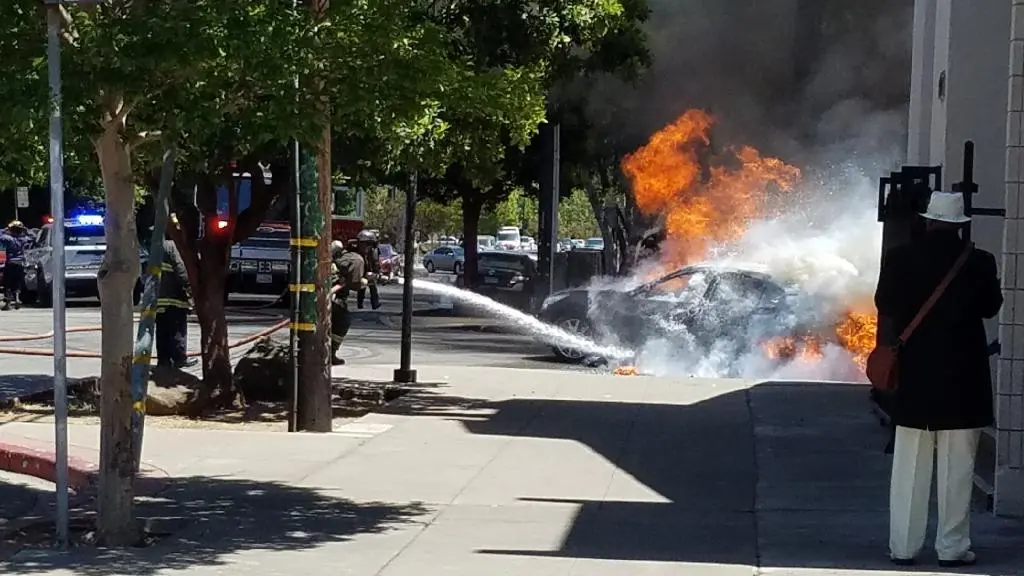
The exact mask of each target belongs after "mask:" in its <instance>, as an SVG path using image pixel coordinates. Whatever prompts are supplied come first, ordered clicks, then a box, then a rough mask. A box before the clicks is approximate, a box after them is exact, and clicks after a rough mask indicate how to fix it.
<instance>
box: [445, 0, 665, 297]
mask: <svg viewBox="0 0 1024 576" xmlns="http://www.w3.org/2000/svg"><path fill="white" fill-rule="evenodd" d="M646 15H647V8H646V3H645V2H644V0H575V1H567V2H566V1H562V2H540V3H538V2H531V1H528V0H487V1H481V2H472V3H468V2H466V3H462V2H460V3H449V4H446V5H445V6H444V7H442V8H438V9H436V10H435V11H434V12H433V13H432V14H431V16H432V17H433V18H434V19H435V20H436V21H438V22H440V23H442V24H444V25H445V26H446V27H448V28H449V29H451V30H452V31H453V36H454V37H455V38H456V39H457V40H458V46H459V49H460V50H461V51H462V52H464V53H466V54H470V55H472V59H473V62H474V63H475V64H476V68H477V70H493V69H503V70H505V69H524V70H531V71H533V74H531V75H529V76H524V77H523V78H522V82H521V83H520V86H519V89H520V91H521V93H522V94H524V95H529V96H530V98H531V99H534V100H536V99H539V100H540V102H542V106H543V108H544V109H542V110H540V113H539V114H536V115H532V114H529V113H527V114H522V115H520V116H504V117H497V118H490V119H487V120H485V121H484V122H466V121H464V119H460V118H454V119H453V121H452V126H453V127H454V128H456V130H453V132H454V133H457V134H459V135H460V136H461V137H463V138H466V137H467V135H472V134H475V133H477V131H483V132H484V134H486V135H489V136H490V138H491V139H492V141H493V142H494V145H495V148H494V149H492V150H490V152H489V153H488V154H486V155H479V154H473V155H470V156H468V157H463V158H457V163H456V164H455V165H453V166H452V167H451V168H450V169H449V170H448V171H446V172H445V174H444V177H443V178H441V179H440V182H437V183H434V184H433V185H431V186H427V192H428V193H429V194H432V195H433V196H434V197H435V198H450V197H451V196H452V195H453V194H454V195H456V196H458V197H460V198H461V200H462V207H463V232H464V235H465V237H466V238H472V237H475V236H476V235H477V225H478V223H479V219H480V214H481V210H482V208H483V206H484V205H486V204H492V205H493V204H496V203H498V202H500V201H501V200H502V199H503V198H504V197H505V196H506V195H507V194H508V193H510V192H511V190H512V189H514V188H516V187H517V186H521V187H524V188H526V189H532V188H533V187H534V184H535V182H536V181H537V179H538V174H539V166H538V160H539V146H537V145H534V146H532V148H533V150H532V153H530V154H526V155H521V154H519V155H517V154H515V152H514V151H515V150H516V149H522V148H524V147H525V144H526V142H523V140H522V138H521V137H516V136H517V134H514V133H512V132H511V130H510V129H511V128H513V127H514V128H516V129H519V130H521V129H522V128H523V127H526V128H527V130H528V133H529V135H530V136H531V137H532V135H533V134H534V133H536V128H537V126H538V125H539V123H540V122H541V121H542V120H543V118H544V117H545V115H547V116H548V118H549V119H551V120H555V121H558V118H557V114H552V112H553V111H554V110H552V109H551V107H550V106H549V104H550V101H549V96H550V94H551V91H552V90H553V89H554V88H555V87H557V86H559V85H560V84H561V83H564V82H566V81H567V80H569V79H573V78H576V77H578V76H580V75H586V74H590V73H598V72H609V73H619V74H623V75H628V74H630V73H632V72H634V71H635V70H636V69H637V68H638V67H639V66H641V65H642V64H643V63H644V62H645V61H646V58H647V52H646V48H645V47H644V35H643V33H642V31H641V29H640V24H641V23H642V21H643V20H644V19H645V18H646ZM530 110H534V109H530ZM517 122H521V124H519V123H517ZM495 137H497V139H496V140H495ZM564 141H565V140H564V139H563V142H564ZM524 165H526V166H530V169H524ZM516 173H518V174H517V175H514V174H516ZM476 270H477V268H476V244H475V242H467V244H466V264H465V271H466V278H467V284H468V285H470V286H471V285H472V281H473V279H474V278H475V276H476Z"/></svg>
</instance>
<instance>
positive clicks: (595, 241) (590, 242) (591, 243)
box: [584, 238, 604, 248]
mask: <svg viewBox="0 0 1024 576" xmlns="http://www.w3.org/2000/svg"><path fill="white" fill-rule="evenodd" d="M602 245H604V240H603V239H602V238H588V239H587V241H586V242H585V243H584V246H586V247H588V248H592V247H596V246H602Z"/></svg>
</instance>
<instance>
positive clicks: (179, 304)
mask: <svg viewBox="0 0 1024 576" xmlns="http://www.w3.org/2000/svg"><path fill="white" fill-rule="evenodd" d="M171 218H172V221H174V222H177V220H176V219H174V217H173V216H172V217H171ZM191 301H192V291H191V289H190V288H189V284H188V272H187V271H186V269H185V262H184V260H182V259H181V253H180V252H178V247H177V246H175V244H174V241H173V240H171V239H170V237H169V236H167V237H165V238H164V259H163V262H162V263H161V264H160V293H159V297H158V298H157V302H156V306H157V308H156V355H157V365H158V366H166V367H171V368H188V367H190V366H195V365H196V363H197V360H196V359H195V358H188V357H187V356H186V350H187V349H188V312H189V310H190V309H191V308H192V304H191Z"/></svg>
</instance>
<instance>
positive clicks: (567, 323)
mask: <svg viewBox="0 0 1024 576" xmlns="http://www.w3.org/2000/svg"><path fill="white" fill-rule="evenodd" d="M555 325H556V326H558V327H559V328H561V329H562V330H565V331H566V332H569V333H571V334H579V335H580V336H583V337H586V338H589V337H590V336H591V335H593V333H594V329H593V327H592V326H591V325H590V321H588V320H587V319H586V318H580V317H576V316H567V317H563V318H559V319H558V320H557V321H556V322H555ZM551 349H552V350H553V351H554V353H555V356H558V358H559V359H561V360H564V361H566V362H582V361H583V359H584V358H586V354H584V353H583V351H581V350H578V349H576V348H571V347H567V346H553V347H552V348H551Z"/></svg>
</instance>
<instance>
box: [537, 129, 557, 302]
mask: <svg viewBox="0 0 1024 576" xmlns="http://www.w3.org/2000/svg"><path fill="white" fill-rule="evenodd" d="M559 136H560V129H559V125H558V124H542V125H541V127H540V138H541V150H542V152H541V153H542V154H543V161H542V162H541V166H543V169H542V172H541V177H540V198H539V202H538V210H537V217H538V222H537V270H538V272H539V273H540V276H541V278H540V281H539V282H537V284H536V287H537V288H536V293H535V294H534V296H535V297H537V299H538V301H539V300H540V299H543V298H544V297H546V296H547V295H548V294H550V293H551V288H552V282H553V280H554V268H553V267H554V261H555V252H556V251H557V249H558V200H559V193H560V190H561V186H560V180H561V176H560V174H559V168H560V167H561V166H560V164H561V158H560V155H561V151H560V144H561V143H560V142H559V139H560V138H559Z"/></svg>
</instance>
